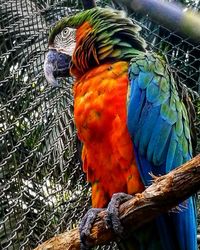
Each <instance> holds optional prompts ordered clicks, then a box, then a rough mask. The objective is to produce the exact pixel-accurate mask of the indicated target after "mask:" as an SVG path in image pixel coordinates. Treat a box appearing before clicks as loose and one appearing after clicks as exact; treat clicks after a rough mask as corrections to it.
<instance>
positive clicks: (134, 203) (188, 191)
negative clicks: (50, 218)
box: [34, 154, 200, 250]
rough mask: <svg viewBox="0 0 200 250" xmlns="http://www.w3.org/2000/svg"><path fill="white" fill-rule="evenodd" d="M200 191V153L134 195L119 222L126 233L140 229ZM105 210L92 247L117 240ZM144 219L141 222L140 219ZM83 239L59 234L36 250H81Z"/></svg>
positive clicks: (122, 208)
mask: <svg viewBox="0 0 200 250" xmlns="http://www.w3.org/2000/svg"><path fill="white" fill-rule="evenodd" d="M199 189H200V154H199V155H197V156H196V157H194V158H193V159H192V160H190V161H188V162H187V163H185V164H183V165H182V166H181V167H179V168H177V169H175V170H173V171H171V172H170V173H168V174H167V175H164V176H161V177H155V179H154V182H153V184H152V185H151V186H149V187H148V188H147V189H146V190H145V191H144V192H143V193H141V194H137V195H135V196H134V197H133V198H132V199H131V200H129V201H127V202H125V203H123V204H122V205H121V206H120V219H121V222H122V225H124V228H125V230H126V228H127V230H128V229H129V228H130V226H131V227H132V228H133V229H137V228H138V227H140V226H142V225H143V224H145V223H146V222H148V221H150V220H152V219H153V218H155V217H156V216H158V215H159V214H161V213H163V212H166V211H168V210H170V209H172V208H174V207H175V206H177V205H178V204H179V203H180V202H182V201H184V200H185V199H187V198H188V197H189V196H191V195H192V194H194V193H196V192H197V191H198V190H199ZM105 213H106V212H105V211H102V212H101V213H100V214H99V216H98V218H97V219H96V222H95V224H94V226H93V228H92V231H91V235H90V238H89V239H88V242H90V244H91V246H95V245H101V244H106V243H108V242H109V241H111V240H114V237H115V236H114V234H113V232H112V231H111V230H110V229H109V228H106V225H105V223H104V216H105ZM141 218H142V220H141ZM78 249H80V239H79V230H78V228H76V229H73V230H71V231H69V232H65V233H62V234H59V235H58V236H55V237H53V238H52V239H50V240H48V241H46V242H44V243H43V244H41V245H39V246H38V247H37V248H35V249H34V250H78Z"/></svg>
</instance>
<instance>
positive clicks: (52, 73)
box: [44, 49, 71, 86]
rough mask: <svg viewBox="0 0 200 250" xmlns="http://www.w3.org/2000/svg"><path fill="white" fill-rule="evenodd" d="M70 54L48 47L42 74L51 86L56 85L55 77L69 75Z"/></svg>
mask: <svg viewBox="0 0 200 250" xmlns="http://www.w3.org/2000/svg"><path fill="white" fill-rule="evenodd" d="M70 63H71V56H69V55H66V54H64V53H62V52H59V51H57V50H55V49H50V50H49V51H48V52H47V54H46V57H45V61H44V74H45V78H46V80H47V82H48V83H50V84H51V85H52V86H58V80H57V79H56V78H57V77H67V76H69V75H70V74H69V69H70Z"/></svg>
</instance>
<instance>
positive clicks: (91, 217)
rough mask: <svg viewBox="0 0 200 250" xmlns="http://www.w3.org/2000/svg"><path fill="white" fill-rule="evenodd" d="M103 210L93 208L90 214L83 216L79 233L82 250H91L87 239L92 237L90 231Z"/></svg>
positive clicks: (89, 211)
mask: <svg viewBox="0 0 200 250" xmlns="http://www.w3.org/2000/svg"><path fill="white" fill-rule="evenodd" d="M102 210H103V209H101V208H91V209H90V210H88V212H87V213H86V214H85V215H84V216H83V218H82V220H81V223H80V226H79V231H80V242H81V243H80V249H81V250H88V249H90V244H89V242H87V237H89V235H90V231H91V228H92V225H93V224H94V221H95V219H96V217H97V215H98V214H99V213H100V212H101V211H102Z"/></svg>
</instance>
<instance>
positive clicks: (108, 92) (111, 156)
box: [74, 61, 143, 207]
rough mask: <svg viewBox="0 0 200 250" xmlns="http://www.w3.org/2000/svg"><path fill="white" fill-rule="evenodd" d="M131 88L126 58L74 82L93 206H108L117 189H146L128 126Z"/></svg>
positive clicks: (76, 110) (98, 68)
mask: <svg viewBox="0 0 200 250" xmlns="http://www.w3.org/2000/svg"><path fill="white" fill-rule="evenodd" d="M127 87H128V63H127V62H123V61H122V62H117V63H114V64H104V65H101V66H99V67H97V68H95V69H93V70H91V71H89V72H88V73H86V74H85V75H84V76H83V77H82V78H80V79H79V80H78V81H77V82H76V83H75V85H74V117H75V123H76V127H77V132H78V136H79V138H80V140H81V141H82V142H83V144H84V148H83V152H82V159H83V169H84V171H85V172H86V174H87V179H88V181H89V182H91V183H92V203H93V207H102V206H104V205H106V204H107V203H108V202H109V200H110V198H111V196H112V194H113V193H115V192H127V193H135V192H138V190H139V191H141V189H143V185H142V184H141V180H140V177H139V173H138V171H137V167H136V162H135V157H134V152H133V146H132V142H131V138H130V136H129V133H128V129H127V126H126V100H127Z"/></svg>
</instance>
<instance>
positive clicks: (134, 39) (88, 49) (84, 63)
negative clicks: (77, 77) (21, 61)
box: [49, 7, 146, 74]
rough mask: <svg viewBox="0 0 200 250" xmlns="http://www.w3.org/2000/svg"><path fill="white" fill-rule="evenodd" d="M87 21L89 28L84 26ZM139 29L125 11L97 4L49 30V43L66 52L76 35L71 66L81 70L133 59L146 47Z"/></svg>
mask: <svg viewBox="0 0 200 250" xmlns="http://www.w3.org/2000/svg"><path fill="white" fill-rule="evenodd" d="M86 23H87V24H89V27H90V29H89V31H88V30H84V28H83V27H84V26H83V25H84V24H86ZM80 27H82V28H80ZM65 30H66V34H67V35H68V36H66V37H65V35H64V32H63V31H65ZM76 30H77V31H78V33H76ZM80 30H81V32H80ZM139 31H140V27H139V26H138V25H136V24H135V23H133V21H132V20H131V19H129V18H127V17H126V15H125V13H124V12H123V11H118V10H113V9H111V8H98V7H97V8H93V9H89V10H86V11H83V12H80V13H78V14H76V15H74V16H71V17H66V18H63V19H62V20H60V21H59V22H58V23H57V24H56V25H55V27H54V28H53V30H52V31H51V33H50V36H49V45H50V46H51V47H54V48H59V51H65V53H66V51H67V48H69V46H68V45H69V41H70V40H71V39H72V36H74V40H73V41H72V42H73V43H74V47H73V46H71V48H72V49H71V50H74V49H75V50H74V51H73V52H74V53H73V57H72V68H73V69H76V71H79V72H80V73H81V74H82V73H84V72H86V71H87V70H88V69H91V68H92V67H94V66H95V65H98V64H100V63H104V62H108V61H118V60H124V61H130V59H131V58H132V57H133V56H134V55H135V54H138V53H140V52H141V51H145V47H146V44H145V42H144V40H143V39H142V37H141V36H140V35H139ZM80 33H81V39H77V36H76V34H79V35H80ZM74 34H75V35H74ZM77 40H78V41H77ZM71 44H72V43H71ZM55 45H56V46H55ZM75 45H76V48H75ZM66 54H67V53H66ZM71 55H72V54H71Z"/></svg>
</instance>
